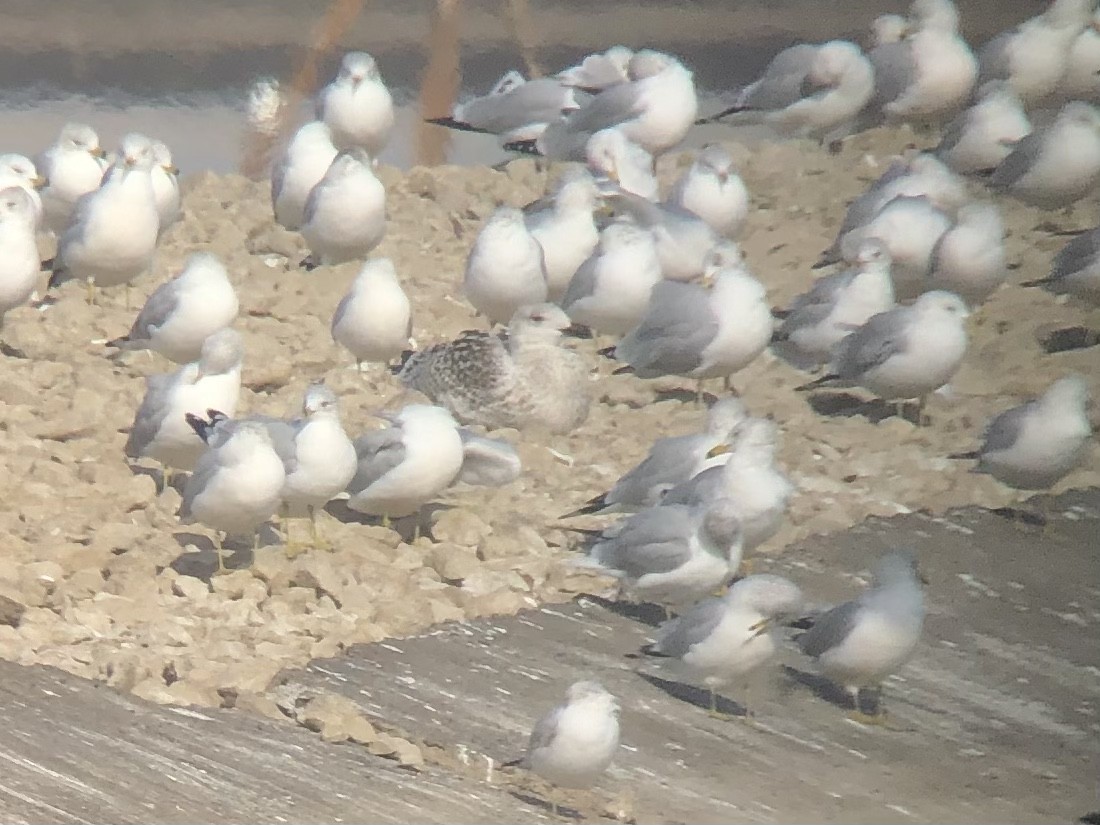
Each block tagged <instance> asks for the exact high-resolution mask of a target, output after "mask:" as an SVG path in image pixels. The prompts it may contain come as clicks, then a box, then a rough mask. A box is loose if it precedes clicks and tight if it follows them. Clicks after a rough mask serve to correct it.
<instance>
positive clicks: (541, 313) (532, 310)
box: [508, 303, 573, 338]
mask: <svg viewBox="0 0 1100 825" xmlns="http://www.w3.org/2000/svg"><path fill="white" fill-rule="evenodd" d="M572 328H573V322H572V321H571V320H569V316H568V315H566V314H565V310H563V309H562V308H561V307H559V306H558V305H556V304H550V303H546V304H531V305H529V306H522V307H520V308H519V309H517V310H516V313H515V315H513V316H512V320H511V321H510V322H509V324H508V331H509V332H510V333H511V334H513V335H515V334H519V333H521V332H523V333H532V332H535V333H543V334H546V335H547V336H548V337H551V338H557V337H559V336H560V335H561V334H562V333H563V332H569V331H571V330H572Z"/></svg>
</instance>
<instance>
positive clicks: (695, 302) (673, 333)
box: [615, 281, 718, 378]
mask: <svg viewBox="0 0 1100 825" xmlns="http://www.w3.org/2000/svg"><path fill="white" fill-rule="evenodd" d="M717 334H718V319H717V318H715V317H714V313H713V312H712V311H711V308H710V304H709V301H708V300H707V291H706V290H705V289H702V288H700V287H698V286H694V285H692V284H684V283H679V282H676V281H661V282H660V283H658V284H657V285H656V286H654V287H653V292H652V293H651V295H650V301H649V309H648V310H647V311H646V315H645V317H644V318H642V321H641V323H639V324H638V326H637V327H635V328H634V329H633V330H631V331H630V332H629V333H627V335H626V336H625V337H624V338H623V339H622V341H620V342H619V343H618V345H617V346H616V347H615V357H616V358H619V359H621V360H624V361H626V362H627V363H628V364H630V366H632V367H633V368H634V371H635V373H636V374H637V375H638V376H639V377H640V378H658V377H660V376H663V375H682V374H685V373H688V372H691V371H692V370H693V369H695V368H696V367H698V366H699V363H700V359H701V357H702V353H703V350H704V349H706V347H707V345H708V344H709V343H710V342H711V341H713V340H714V337H715V336H716V335H717Z"/></svg>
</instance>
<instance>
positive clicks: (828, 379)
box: [794, 372, 840, 392]
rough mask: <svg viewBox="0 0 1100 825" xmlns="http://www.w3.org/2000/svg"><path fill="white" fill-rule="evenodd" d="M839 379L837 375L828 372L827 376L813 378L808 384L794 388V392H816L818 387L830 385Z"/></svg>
mask: <svg viewBox="0 0 1100 825" xmlns="http://www.w3.org/2000/svg"><path fill="white" fill-rule="evenodd" d="M838 378H840V376H839V375H837V374H835V373H832V372H830V373H829V374H828V375H823V376H821V377H820V378H815V379H814V380H813V381H811V382H810V383H808V384H802V385H801V386H799V387H795V388H794V391H795V392H808V391H809V390H816V389H818V388H819V387H824V386H825V385H826V384H830V383H832V382H833V381H836V380H837V379H838Z"/></svg>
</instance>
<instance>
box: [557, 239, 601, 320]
mask: <svg viewBox="0 0 1100 825" xmlns="http://www.w3.org/2000/svg"><path fill="white" fill-rule="evenodd" d="M599 260H600V254H599V252H594V253H592V254H591V255H589V256H588V257H587V258H585V260H584V263H582V264H581V265H580V266H579V267H577V271H576V272H574V273H573V277H572V278H570V279H569V286H568V287H566V289H565V295H564V296H563V297H562V299H561V308H562V309H564V310H565V311H566V313H568V312H569V307H571V306H572V305H573V304H575V303H576V302H577V301H579V300H580V299H581V298H588V297H589V296H591V295H594V294H595V292H596V264H597V263H598V262H599Z"/></svg>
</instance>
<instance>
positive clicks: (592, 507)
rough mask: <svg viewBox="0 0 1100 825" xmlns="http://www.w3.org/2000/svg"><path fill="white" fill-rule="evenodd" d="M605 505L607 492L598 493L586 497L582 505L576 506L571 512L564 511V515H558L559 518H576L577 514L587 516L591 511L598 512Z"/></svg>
mask: <svg viewBox="0 0 1100 825" xmlns="http://www.w3.org/2000/svg"><path fill="white" fill-rule="evenodd" d="M606 506H607V493H600V494H599V495H598V496H594V497H593V498H590V499H588V501H586V502H585V503H584V506H583V507H578V508H577V509H576V510H574V511H573V512H571V513H566V514H565V515H564V516H558V518H559V519H563V518H576V517H577V516H588V515H592V514H593V513H598V512H600V510H602V509H603V508H604V507H606Z"/></svg>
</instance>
